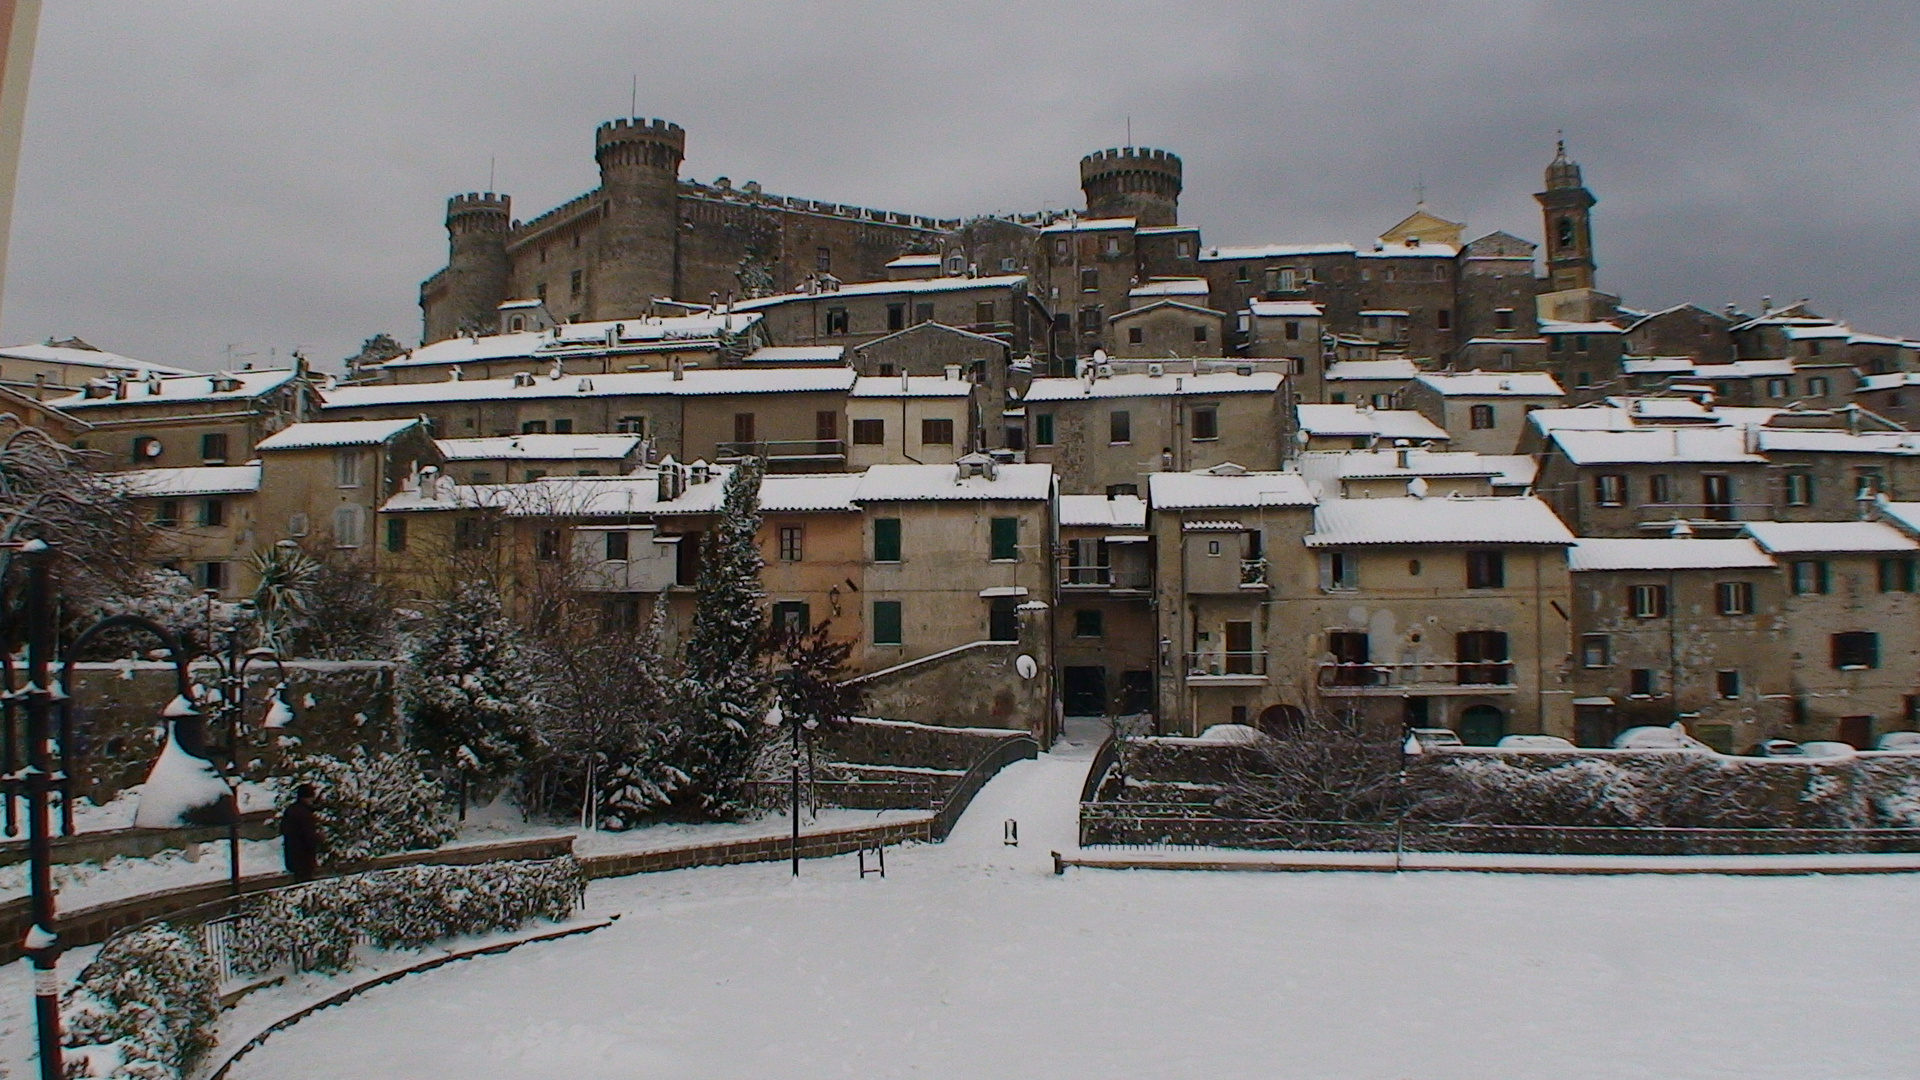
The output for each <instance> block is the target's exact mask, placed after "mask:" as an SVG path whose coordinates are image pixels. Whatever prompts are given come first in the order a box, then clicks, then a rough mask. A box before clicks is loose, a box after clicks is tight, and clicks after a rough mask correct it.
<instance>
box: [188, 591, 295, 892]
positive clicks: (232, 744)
mask: <svg viewBox="0 0 1920 1080" xmlns="http://www.w3.org/2000/svg"><path fill="white" fill-rule="evenodd" d="M252 606H253V605H252V604H251V603H249V602H247V601H242V602H241V603H240V604H239V605H238V607H239V609H240V610H242V611H245V610H248V609H251V608H252ZM240 630H241V628H240V620H239V619H238V618H232V619H228V620H227V623H226V625H225V626H223V627H221V628H220V632H221V634H223V635H224V636H225V638H226V641H225V647H224V648H222V649H216V648H214V643H213V641H212V640H211V627H209V640H208V643H207V645H208V648H207V655H208V657H209V659H211V660H212V661H213V663H214V668H215V670H216V672H217V673H218V676H219V678H218V689H217V691H216V692H217V693H218V694H219V715H220V721H221V723H222V724H223V725H224V727H225V732H224V733H225V735H226V747H225V751H226V758H227V763H226V768H225V769H224V770H222V771H223V772H224V773H225V774H226V775H225V779H226V782H227V880H228V883H229V885H230V887H231V889H232V892H233V895H235V896H239V895H240V782H241V764H240V728H241V725H242V720H243V718H244V717H245V715H246V711H247V669H248V668H250V667H252V666H253V663H254V661H256V660H271V661H273V663H274V666H275V667H277V668H279V670H280V685H279V686H278V687H276V688H275V689H274V692H273V704H272V705H270V706H268V708H267V714H266V716H265V718H264V720H263V723H262V725H261V726H262V727H265V728H268V729H273V728H283V727H286V726H287V725H288V724H289V723H291V722H292V721H293V710H292V709H291V708H290V707H288V705H287V701H286V698H285V697H284V696H283V695H284V693H285V691H286V686H287V680H286V665H285V664H283V663H281V660H280V656H279V654H278V653H275V652H274V651H273V650H272V649H269V648H266V647H264V646H261V647H257V648H252V649H247V650H245V651H244V652H243V651H242V650H241V648H240Z"/></svg>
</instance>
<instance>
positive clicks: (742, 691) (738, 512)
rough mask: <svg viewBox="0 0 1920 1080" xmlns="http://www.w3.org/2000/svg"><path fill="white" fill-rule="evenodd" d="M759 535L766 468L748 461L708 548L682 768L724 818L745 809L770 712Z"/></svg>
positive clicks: (700, 802)
mask: <svg viewBox="0 0 1920 1080" xmlns="http://www.w3.org/2000/svg"><path fill="white" fill-rule="evenodd" d="M759 529H760V465H759V463H758V462H757V461H754V460H752V459H748V460H746V461H743V462H741V463H740V464H739V465H736V466H734V469H733V472H732V474H731V475H730V476H728V477H727V487H726V495H725V498H724V500H723V502H722V504H721V510H720V519H719V521H718V522H717V523H716V524H715V525H714V527H713V531H712V533H711V534H709V536H708V538H707V542H706V543H705V544H703V545H702V547H701V553H700V575H699V578H698V579H697V581H696V586H697V594H698V595H697V596H696V597H695V600H694V608H693V629H692V631H691V633H689V634H688V637H687V650H686V682H685V692H686V699H687V702H686V716H687V731H686V737H685V740H684V746H685V749H684V751H683V753H682V754H681V760H682V764H683V767H684V768H685V770H686V773H687V776H688V779H689V785H688V786H689V792H688V794H689V795H690V796H691V801H692V803H693V806H694V808H695V809H698V810H699V811H701V812H702V813H705V814H709V815H712V816H716V817H727V816H732V815H733V814H736V813H738V812H739V811H740V810H741V809H742V806H743V795H744V791H745V788H744V787H743V783H744V781H745V780H746V779H747V773H748V771H749V767H750V765H751V759H752V756H753V731H754V728H755V726H756V725H757V724H758V723H759V721H760V718H761V716H762V714H764V713H765V712H766V708H767V689H768V687H767V675H766V671H765V669H764V668H763V667H762V666H761V663H760V646H761V641H762V634H763V630H762V618H761V613H760V606H761V603H762V601H763V600H764V599H765V598H766V593H765V592H764V591H763V590H762V589H761V587H760V568H761V566H762V560H761V558H760V547H759V545H758V543H757V542H756V539H755V536H756V534H757V533H758V532H759Z"/></svg>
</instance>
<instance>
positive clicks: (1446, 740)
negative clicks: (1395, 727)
mask: <svg viewBox="0 0 1920 1080" xmlns="http://www.w3.org/2000/svg"><path fill="white" fill-rule="evenodd" d="M1410 734H1411V735H1412V736H1413V738H1414V741H1416V742H1418V743H1419V744H1420V748H1421V749H1423V750H1425V749H1429V748H1432V747H1435V746H1461V745H1464V744H1462V743H1461V742H1460V736H1459V734H1458V733H1456V732H1455V731H1454V730H1453V729H1452V728H1443V727H1417V728H1414V729H1413V731H1412V732H1410Z"/></svg>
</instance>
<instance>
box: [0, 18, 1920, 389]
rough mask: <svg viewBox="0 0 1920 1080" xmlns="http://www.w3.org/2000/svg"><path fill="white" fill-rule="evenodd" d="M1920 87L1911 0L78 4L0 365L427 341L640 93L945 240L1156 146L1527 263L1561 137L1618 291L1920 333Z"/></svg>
mask: <svg viewBox="0 0 1920 1080" xmlns="http://www.w3.org/2000/svg"><path fill="white" fill-rule="evenodd" d="M1916 72H1920V4H1916V3H1914V2H1913V0H1893V2H1884V3H1880V2H1847V0H1828V2H1825V3H1819V4H1813V3H1797V2H1795V3H1789V2H1770V0H1722V2H1692V0H1591V2H1581V0H1453V2H1441V0H1429V2H1411V0H1324V2H1285V0H1267V2H1264V3H1260V2H1246V0H1243V2H1237V3H1232V2H1222V3H1200V2H1190V0H1180V2H1178V3H1169V2H1165V0H1162V2H1157V3H1127V2H1106V3H1078V4H1066V3H1048V2H1046V0H1025V2H1018V3H1002V2H998V0H972V2H969V3H965V4H959V3H951V2H944V3H918V2H912V3H909V2H888V3H871V4H856V3H813V4H809V3H801V2H789V3H782V4H778V5H775V4H771V3H724V2H716V0H701V2H698V3H692V2H688V0H676V2H671V3H654V2H649V0H625V2H610V0H609V2H597V3H596V2H586V0H544V2H542V3H525V2H512V3H509V2H504V0H459V2H457V3H456V2H425V0H403V2H393V0H381V2H362V0H329V2H327V3H324V4H322V3H311V2H309V3H290V2H288V0H258V2H256V0H221V2H206V0H166V2H164V3H163V2H159V0H149V2H143V3H134V2H131V0H117V2H107V0H50V2H49V3H48V4H47V10H46V12H45V15H44V17H43V21H42V23H41V31H40V40H39V47H38V53H37V56H36V58H35V63H34V71H33V84H32V91H31V97H30V104H29V108H28V116H27V130H26V141H25V146H24V149H23V157H22V165H21V178H20V188H19V196H18V202H17V206H16V210H15V217H14V230H15V234H14V237H15V238H14V246H13V255H12V266H11V268H10V270H9V274H8V278H7V295H6V303H5V317H4V323H3V324H0V338H4V339H5V340H6V341H8V342H16V341H24V340H39V339H43V338H45V337H47V336H48V335H60V336H65V335H68V334H77V335H79V336H81V337H83V338H85V339H87V340H88V341H91V342H93V343H95V344H97V345H99V346H101V347H103V348H108V349H112V350H115V351H118V352H124V353H127V354H130V355H134V356H139V357H144V358H149V359H154V360H160V361H166V362H171V363H177V364H181V365H184V366H189V367H198V368H211V367H214V366H217V365H219V364H221V363H222V362H223V357H226V356H227V355H229V352H230V351H231V354H232V355H235V356H243V357H249V358H251V359H253V360H255V362H261V363H264V362H266V361H267V360H268V359H269V358H270V357H272V356H275V355H277V356H281V357H284V356H285V355H286V353H287V351H288V350H289V349H291V348H294V347H302V348H305V349H306V350H307V351H308V353H309V355H311V356H313V357H314V358H315V359H316V360H318V361H320V362H321V363H322V365H323V366H324V367H327V368H332V367H333V366H334V363H335V362H336V361H337V360H338V359H339V358H341V357H343V356H345V355H347V354H349V353H351V352H353V351H354V350H355V348H356V347H357V345H358V343H359V341H360V340H361V339H362V338H364V337H366V336H368V335H370V334H372V333H374V332H376V331H382V330H384V331H389V332H391V333H393V334H395V335H396V336H398V337H400V338H402V339H403V340H409V341H411V340H413V339H414V338H416V337H417V335H418V334H419V310H418V307H417V288H418V284H419V282H420V280H421V279H422V278H424V277H426V276H427V275H428V274H430V273H431V272H433V271H434V270H435V269H436V268H438V267H439V266H440V265H441V264H442V263H443V262H444V261H445V256H446V246H445V245H446V240H445V233H444V231H443V230H442V228H441V215H442V211H443V206H444V199H445V197H446V196H447V195H448V194H450V193H453V192H456V191H466V190H469V189H474V188H480V187H484V186H486V183H487V176H488V169H489V162H490V161H492V162H493V163H494V166H493V167H494V171H495V176H496V181H495V184H496V186H497V187H498V188H499V189H500V190H502V191H506V192H508V193H510V194H511V195H512V196H513V198H514V206H515V210H516V216H521V217H531V216H533V215H534V214H537V213H538V212H540V211H542V210H544V209H547V208H549V207H551V206H552V205H554V204H555V203H557V202H560V201H562V200H564V199H567V198H569V197H571V196H573V195H576V194H579V193H580V192H582V191H585V190H587V189H588V188H590V187H591V186H593V184H594V182H595V171H594V164H593V156H592V138H593V128H594V126H595V125H596V124H597V123H598V122H599V121H601V120H604V119H608V118H611V117H613V116H617V115H622V114H624V113H626V112H627V111H628V107H629V100H630V95H631V94H632V93H633V85H634V84H633V80H634V79H635V77H636V76H637V78H638V101H639V111H640V112H641V113H642V114H644V115H648V116H662V117H666V118H669V119H672V120H675V121H677V122H679V123H681V124H683V125H685V126H686V128H687V130H688V140H687V143H688V151H687V161H686V165H685V167H684V170H683V175H686V176H691V177H696V178H699V179H704V180H711V179H712V178H714V177H715V176H718V175H722V174H724V175H727V176H730V177H732V178H733V179H734V180H735V182H743V181H745V180H749V179H753V180H759V181H760V182H761V183H762V184H763V185H764V186H765V188H766V189H767V190H768V191H771V192H778V193H781V194H791V195H802V196H808V197H812V198H823V199H832V200H834V201H838V202H845V203H857V204H862V205H868V206H874V207H880V208H885V209H895V210H905V211H912V212H915V213H925V214H936V215H940V216H959V215H963V214H969V213H981V212H993V211H1002V210H1014V209H1033V208H1039V207H1061V208H1065V207H1077V206H1078V205H1079V192H1078V190H1077V178H1076V173H1075V162H1076V160H1077V159H1078V158H1079V156H1080V155H1081V154H1082V153H1085V152H1087V151H1089V150H1093V149H1098V148H1101V147H1105V146H1110V145H1115V144H1118V143H1120V142H1122V141H1123V140H1124V139H1125V137H1126V130H1127V123H1128V121H1129V118H1131V123H1132V131H1133V137H1134V140H1135V141H1136V142H1137V143H1139V144H1142V145H1151V146H1163V147H1166V148H1169V149H1172V150H1175V151H1177V152H1178V153H1179V154H1181V155H1182V156H1183V157H1184V159H1185V161H1186V195H1185V197H1184V198H1183V200H1182V205H1181V217H1182V220H1183V221H1185V222H1188V223H1193V224H1198V225H1200V226H1201V227H1202V228H1203V229H1204V236H1205V238H1206V241H1207V242H1208V243H1253V242H1293V241H1317V240H1343V241H1363V240H1366V239H1368V238H1370V237H1372V236H1373V235H1374V234H1376V233H1377V232H1379V231H1380V230H1381V229H1383V228H1385V227H1386V226H1388V225H1390V224H1392V223H1393V222H1394V221H1395V220H1397V219H1398V218H1399V217H1400V216H1401V215H1402V214H1404V213H1406V212H1407V211H1408V210H1409V209H1410V208H1411V204H1412V202H1413V199H1414V191H1415V186H1416V184H1417V183H1424V184H1425V189H1426V192H1427V197H1428V200H1429V202H1430V204H1431V206H1432V208H1433V209H1434V210H1435V211H1437V212H1440V213H1442V214H1445V215H1449V216H1452V217H1455V218H1458V219H1464V220H1465V221H1467V222H1468V223H1469V226H1470V228H1471V229H1473V230H1475V231H1476V234H1477V233H1478V232H1480V231H1488V230H1492V229H1496V228H1500V229H1507V230H1509V231H1512V232H1516V233H1519V234H1520V235H1522V236H1527V237H1529V238H1535V239H1537V238H1538V236H1539V233H1540V228H1539V219H1538V215H1537V213H1536V210H1535V206H1534V203H1533V201H1532V199H1531V197H1530V195H1531V193H1532V192H1534V191H1536V190H1538V187H1539V184H1540V179H1541V177H1540V173H1541V168H1542V167H1543V166H1544V165H1545V164H1546V161H1547V159H1548V158H1549V157H1550V156H1551V154H1552V146H1553V139H1554V132H1555V130H1556V129H1565V130H1566V133H1567V139H1568V142H1569V144H1570V146H1571V148H1572V152H1573V155H1574V157H1575V158H1577V159H1578V160H1579V161H1580V163H1581V164H1582V165H1583V166H1584V167H1585V169H1586V176H1587V181H1588V184H1589V186H1591V187H1592V188H1593V189H1594V191H1595V192H1596V194H1598V196H1599V197H1600V205H1599V207H1598V208H1597V211H1596V213H1597V215H1598V217H1597V225H1596V233H1597V238H1596V239H1597V244H1598V246H1599V252H1600V260H1601V270H1600V273H1601V284H1602V286H1603V287H1606V288H1608V289H1610V290H1612V291H1616V292H1619V293H1620V294H1622V295H1623V296H1624V297H1625V298H1626V300H1627V302H1628V303H1630V304H1634V305H1637V306H1644V307H1658V306H1665V305H1667V304H1670V303H1677V302H1680V301H1683V300H1693V301H1697V302H1700V303H1703V304H1707V305H1709V306H1714V307H1718V306H1721V305H1724V304H1726V303H1728V302H1730V301H1738V302H1740V303H1741V304H1742V305H1743V306H1745V307H1748V308H1751V307H1754V306H1757V304H1758V303H1759V300H1760V297H1761V296H1762V295H1771V296H1773V297H1775V298H1776V299H1777V300H1786V299H1797V298H1800V297H1803V296H1810V297H1812V298H1814V300H1815V303H1816V306H1817V307H1818V308H1819V309H1820V310H1822V311H1823V312H1827V313H1833V312H1838V313H1840V314H1841V315H1843V316H1845V317H1846V318H1847V319H1849V320H1850V321H1852V322H1854V323H1855V324H1856V325H1858V326H1861V327H1862V328H1865V329H1869V330H1873V331H1877V332H1881V333H1902V334H1908V335H1920V295H1917V294H1920V182H1916V179H1917V178H1920V75H1916Z"/></svg>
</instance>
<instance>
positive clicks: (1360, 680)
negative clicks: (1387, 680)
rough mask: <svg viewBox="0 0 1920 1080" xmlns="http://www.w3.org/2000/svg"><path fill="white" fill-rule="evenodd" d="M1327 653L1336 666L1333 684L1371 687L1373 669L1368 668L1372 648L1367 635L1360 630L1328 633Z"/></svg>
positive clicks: (1331, 631)
mask: <svg viewBox="0 0 1920 1080" xmlns="http://www.w3.org/2000/svg"><path fill="white" fill-rule="evenodd" d="M1327 652H1328V654H1329V655H1331V656H1332V657H1333V662H1334V664H1335V665H1336V666H1335V667H1334V669H1333V678H1332V680H1331V681H1332V683H1333V685H1335V686H1371V685H1372V684H1373V680H1374V672H1373V669H1371V668H1369V667H1367V664H1368V662H1369V661H1371V659H1372V646H1371V645H1370V643H1369V642H1368V640H1367V635H1366V634H1365V632H1363V631H1359V630H1329V631H1327Z"/></svg>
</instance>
